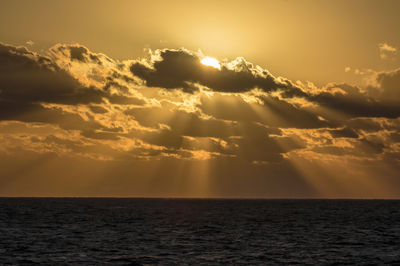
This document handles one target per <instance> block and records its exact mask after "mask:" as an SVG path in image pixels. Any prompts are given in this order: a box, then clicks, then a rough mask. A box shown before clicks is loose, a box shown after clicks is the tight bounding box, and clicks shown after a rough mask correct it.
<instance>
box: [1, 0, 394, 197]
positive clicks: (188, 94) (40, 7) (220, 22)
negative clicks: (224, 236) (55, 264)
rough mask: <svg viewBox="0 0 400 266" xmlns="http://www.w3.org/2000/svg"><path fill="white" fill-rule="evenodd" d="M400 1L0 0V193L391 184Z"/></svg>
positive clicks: (364, 191)
mask: <svg viewBox="0 0 400 266" xmlns="http://www.w3.org/2000/svg"><path fill="white" fill-rule="evenodd" d="M398 10H400V2H399V1H395V0H393V1H389V0H383V1H382V0H381V1H377V0H374V1H372V0H360V1H356V0H350V1H341V0H338V1H314V0H308V1H305V0H304V1H303V0H298V1H291V0H286V1H284V0H280V1H279V0H276V1H256V0H253V1H223V0H222V1H207V0H206V1H175V0H172V1H168V2H167V1H124V0H121V1H105V0H100V1H75V0H71V1H43V0H38V1H19V0H13V1H8V0H3V1H1V3H0V24H1V25H3V26H2V27H0V144H1V145H0V196H43V197H47V196H49V197H50V196H61V197H67V196H73V197H78V196H83V197H91V196H95V197H196V198H197V197H200V198H203V197H213V198H214V197H227V198H399V197H400V174H399V173H400V119H399V117H400V57H399V50H398V49H400V35H399V34H398V28H399V26H400V19H399V17H398Z"/></svg>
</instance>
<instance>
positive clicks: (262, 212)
mask: <svg viewBox="0 0 400 266" xmlns="http://www.w3.org/2000/svg"><path fill="white" fill-rule="evenodd" d="M0 264H1V265H35V264H36V265H221V264H225V265H396V264H397V265H400V201H394V200H316V199H313V200H264V199H260V200H258V199H139V198H0Z"/></svg>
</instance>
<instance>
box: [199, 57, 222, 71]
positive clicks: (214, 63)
mask: <svg viewBox="0 0 400 266" xmlns="http://www.w3.org/2000/svg"><path fill="white" fill-rule="evenodd" d="M200 62H201V63H202V64H203V65H205V66H210V67H214V68H218V69H221V65H220V64H219V62H218V60H217V59H215V58H213V57H208V56H206V57H204V58H203V59H201V61H200Z"/></svg>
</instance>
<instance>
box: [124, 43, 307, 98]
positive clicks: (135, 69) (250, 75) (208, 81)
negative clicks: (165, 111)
mask: <svg viewBox="0 0 400 266" xmlns="http://www.w3.org/2000/svg"><path fill="white" fill-rule="evenodd" d="M200 61H201V58H200V55H198V54H195V53H192V52H190V51H188V50H185V49H179V50H172V49H164V50H157V51H155V55H154V56H153V57H152V58H151V59H150V61H149V62H144V63H143V62H135V63H133V64H132V65H131V67H130V70H131V72H132V73H133V74H134V75H136V76H138V77H140V78H142V79H143V80H145V81H146V85H147V86H150V87H161V88H166V89H179V88H180V89H183V90H184V91H187V92H193V91H195V90H197V88H196V86H194V84H196V83H198V84H200V85H203V86H206V87H208V88H209V89H211V90H213V91H216V92H234V93H240V92H247V91H250V90H252V89H255V88H259V89H261V90H263V91H266V92H271V91H276V90H288V93H301V91H300V90H299V89H298V88H295V87H292V86H291V84H289V83H288V82H286V81H285V80H283V79H279V78H275V77H274V76H272V75H271V74H270V73H269V72H268V71H266V70H263V69H262V68H260V67H257V66H254V65H253V64H251V63H250V62H248V61H246V60H245V59H244V58H237V59H235V60H233V61H231V62H226V63H224V62H222V63H220V64H221V69H217V68H214V67H211V66H206V65H203V64H201V62H200Z"/></svg>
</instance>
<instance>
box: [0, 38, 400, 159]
mask: <svg viewBox="0 0 400 266" xmlns="http://www.w3.org/2000/svg"><path fill="white" fill-rule="evenodd" d="M0 58H1V59H2V60H1V61H0V69H1V70H2V71H1V72H0V121H3V123H5V122H7V123H12V121H20V122H21V123H26V124H27V125H33V124H37V123H39V124H40V125H52V126H55V127H56V128H57V130H58V133H57V134H58V135H55V134H54V133H51V134H50V133H49V134H48V135H47V136H43V135H40V136H39V135H35V134H33V133H32V135H31V136H30V138H28V139H29V140H30V141H28V140H27V138H26V137H23V136H22V135H21V136H19V137H13V142H15V143H19V142H21V145H19V146H18V147H19V148H21V149H22V148H23V147H24V145H32V147H38V145H39V144H40V143H41V144H43V145H45V146H46V147H48V148H47V149H46V150H45V152H48V151H49V150H51V147H54V150H55V151H56V152H61V153H62V154H65V151H66V150H68V151H70V152H72V153H74V154H76V156H86V157H88V158H97V159H99V160H100V159H101V160H160V159H161V158H164V159H165V158H174V159H176V160H217V159H221V160H222V158H224V160H239V161H243V162H247V163H250V164H252V165H259V166H260V165H266V164H271V163H272V164H285V163H286V161H287V160H289V158H291V155H293V154H300V153H302V154H303V155H304V154H306V155H307V156H311V157H312V158H318V160H326V158H328V157H323V156H322V155H325V156H327V155H329V156H330V157H329V158H332V157H334V156H341V155H345V156H353V157H359V158H364V159H365V158H371V157H373V156H374V155H376V154H378V155H379V156H380V158H392V160H394V159H393V158H396V157H395V156H396V154H397V150H396V149H397V148H396V147H397V146H396V145H397V144H396V143H397V141H398V138H397V137H396V136H397V135H396V133H397V132H398V130H399V124H400V123H398V118H399V117H400V105H399V102H400V95H399V94H398V90H397V88H398V87H399V84H400V79H399V76H400V74H399V73H400V71H399V70H395V71H391V72H381V73H377V74H376V75H375V81H374V82H373V83H372V84H371V85H370V86H368V87H366V88H359V87H357V86H351V85H348V84H328V85H326V86H324V87H321V88H319V87H316V86H313V85H310V84H308V85H303V84H302V83H299V82H293V81H290V80H289V79H286V78H283V77H275V76H273V75H272V74H271V73H270V72H269V71H268V70H265V69H262V68H261V67H259V66H255V65H253V64H251V63H250V62H248V61H246V60H245V59H243V58H237V59H235V60H233V61H222V62H220V65H221V69H217V68H213V67H210V66H205V65H203V64H201V63H200V61H201V58H202V55H201V54H200V53H195V52H191V51H188V50H185V49H175V50H174V49H163V50H157V51H155V52H153V54H151V57H150V58H149V59H142V60H127V61H117V60H114V59H111V58H109V57H108V56H106V55H104V54H101V53H95V52H92V51H90V50H89V49H88V48H87V47H85V46H83V45H80V44H57V45H55V46H53V47H52V48H50V50H49V51H48V53H47V55H41V54H38V53H35V52H32V51H29V50H28V49H27V48H25V47H15V46H11V45H5V44H1V45H0ZM0 123H1V122H0ZM30 130H33V129H30ZM28 131H29V130H28ZM32 132H33V131H32ZM385 132H390V134H391V135H389V133H385ZM70 134H72V136H73V137H69V135H70ZM26 135H27V136H29V135H30V134H29V133H27V134H26ZM60 135H62V138H61V137H60ZM7 136H10V135H7ZM14 136H16V135H14ZM77 136H78V137H77ZM7 143H9V144H7V145H14V146H15V145H16V144H15V143H14V144H11V143H12V142H10V141H9V142H7ZM14 146H13V147H14ZM10 147H11V146H10ZM14 150H15V149H14ZM306 155H304V156H306ZM292 158H293V157H292ZM349 158H350V157H349ZM388 160H389V159H388Z"/></svg>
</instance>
